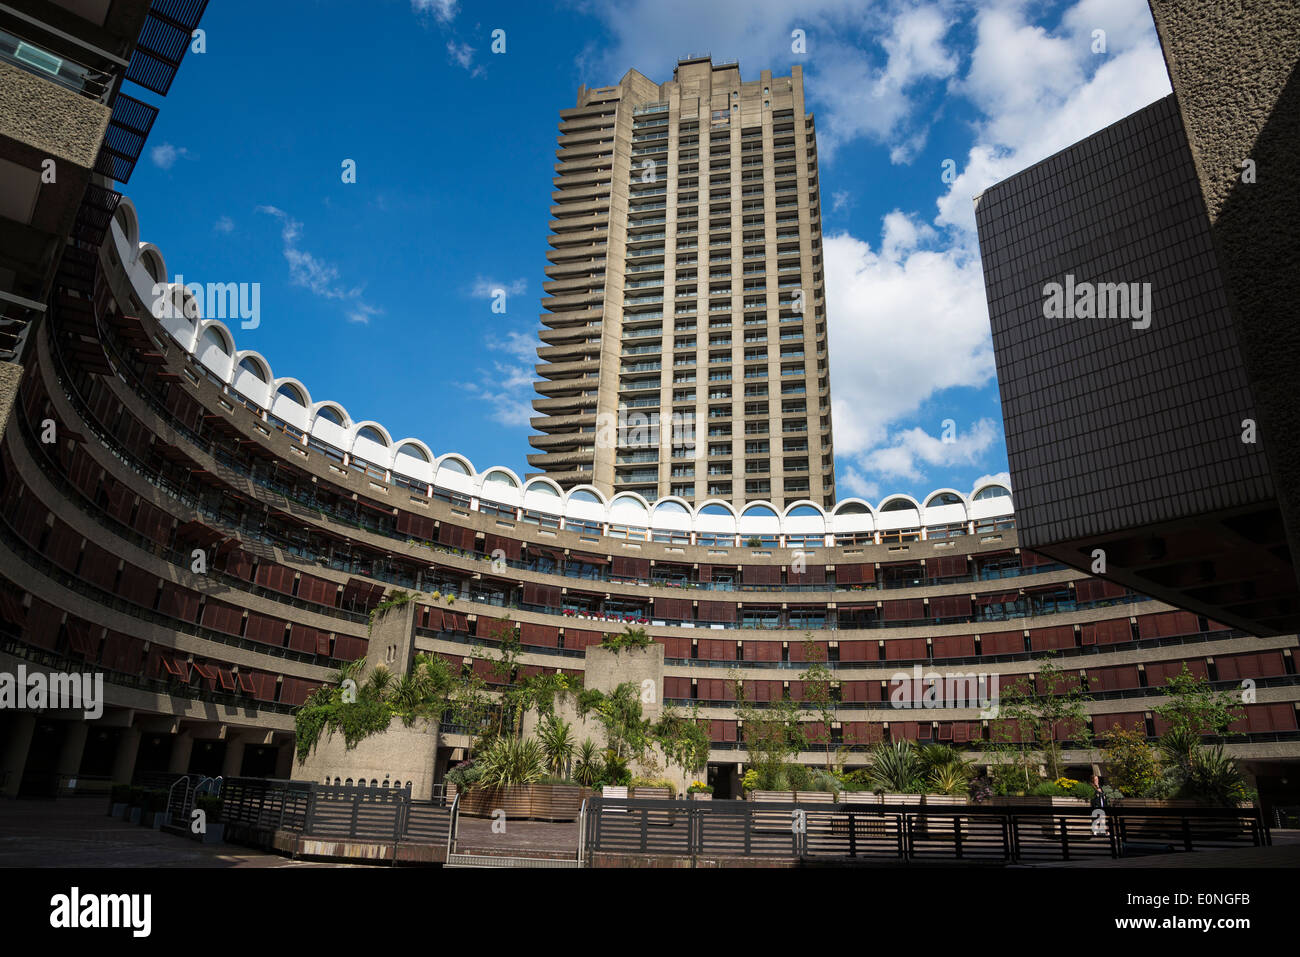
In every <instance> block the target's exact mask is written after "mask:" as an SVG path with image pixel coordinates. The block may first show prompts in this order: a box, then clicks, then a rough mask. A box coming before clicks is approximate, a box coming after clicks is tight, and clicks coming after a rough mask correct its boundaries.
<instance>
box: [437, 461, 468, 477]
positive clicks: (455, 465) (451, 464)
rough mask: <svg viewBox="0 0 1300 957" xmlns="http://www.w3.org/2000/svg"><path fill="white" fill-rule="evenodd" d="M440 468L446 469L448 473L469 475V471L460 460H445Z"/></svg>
mask: <svg viewBox="0 0 1300 957" xmlns="http://www.w3.org/2000/svg"><path fill="white" fill-rule="evenodd" d="M438 468H440V469H446V470H447V471H448V472H459V473H460V474H461V475H468V474H469V469H467V468H465V464H464V463H463V462H461V460H460V459H453V458H445V459H443V460H442V464H441V465H439V466H438Z"/></svg>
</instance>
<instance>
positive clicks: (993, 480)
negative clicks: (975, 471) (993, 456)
mask: <svg viewBox="0 0 1300 957" xmlns="http://www.w3.org/2000/svg"><path fill="white" fill-rule="evenodd" d="M985 485H1005V486H1006V487H1007V488H1011V473H1010V472H992V473H990V474H988V475H981V476H980V477H979V478H977V479H976V480H975V481H974V482H972V483H971V487H970V491H972V492H974V491H976V490H977V489H979V488H982V487H983V486H985ZM1011 490H1012V491H1013V492H1014V491H1015V489H1011Z"/></svg>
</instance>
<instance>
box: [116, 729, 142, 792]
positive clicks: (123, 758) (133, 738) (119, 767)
mask: <svg viewBox="0 0 1300 957" xmlns="http://www.w3.org/2000/svg"><path fill="white" fill-rule="evenodd" d="M139 753H140V729H139V728H134V727H132V728H123V729H122V736H121V737H120V738H118V740H117V757H115V758H114V759H113V783H114V784H130V783H131V777H132V776H133V775H134V774H135V759H136V756H137V755H139Z"/></svg>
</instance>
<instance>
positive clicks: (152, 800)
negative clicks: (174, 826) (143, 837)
mask: <svg viewBox="0 0 1300 957" xmlns="http://www.w3.org/2000/svg"><path fill="white" fill-rule="evenodd" d="M166 820H167V792H166V791H164V790H163V789H161V788H153V789H150V790H148V791H145V792H144V804H143V805H142V806H141V808H140V823H141V824H143V825H144V826H145V827H150V828H153V829H154V830H155V831H156V830H158V829H159V828H161V827H162V826H163V823H164V822H165V821H166Z"/></svg>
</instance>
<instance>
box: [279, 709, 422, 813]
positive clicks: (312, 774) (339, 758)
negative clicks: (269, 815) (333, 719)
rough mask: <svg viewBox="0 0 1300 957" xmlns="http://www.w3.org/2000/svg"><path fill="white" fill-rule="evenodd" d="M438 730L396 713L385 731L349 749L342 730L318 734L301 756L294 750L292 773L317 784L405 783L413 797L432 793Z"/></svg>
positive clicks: (394, 785)
mask: <svg viewBox="0 0 1300 957" xmlns="http://www.w3.org/2000/svg"><path fill="white" fill-rule="evenodd" d="M437 753H438V729H437V728H436V727H433V726H431V725H430V724H429V723H428V722H427V721H424V720H417V721H415V722H414V723H413V724H412V725H411V726H410V727H409V728H408V727H407V726H406V725H405V724H403V723H402V719H401V718H394V719H393V720H392V722H391V723H390V724H389V726H388V730H387V731H386V732H384V733H383V734H372V735H371V736H370V737H368V738H365V739H364V740H362V741H358V742H357V745H356V747H354V748H349V747H348V746H347V742H345V741H344V740H343V735H342V734H324V733H323V734H322V735H321V738H320V740H319V741H317V742H316V747H315V749H313V751H312V753H311V754H310V755H308V756H307V759H306V760H305V761H303V760H299V758H298V756H297V755H296V754H295V755H294V761H293V778H294V780H301V781H319V782H320V783H321V784H325V783H326V782H328V783H330V784H360V783H362V782H364V783H366V784H368V785H369V786H370V787H407V786H408V785H409V786H410V789H411V796H412V797H414V798H416V799H417V800H421V801H427V800H429V799H430V798H431V797H432V796H433V784H434V780H435V777H436V775H435V769H436V757H437Z"/></svg>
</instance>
